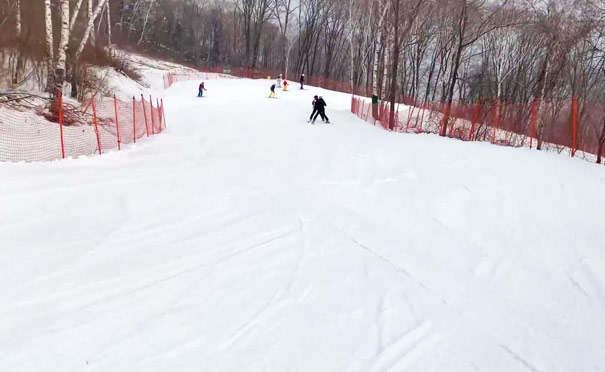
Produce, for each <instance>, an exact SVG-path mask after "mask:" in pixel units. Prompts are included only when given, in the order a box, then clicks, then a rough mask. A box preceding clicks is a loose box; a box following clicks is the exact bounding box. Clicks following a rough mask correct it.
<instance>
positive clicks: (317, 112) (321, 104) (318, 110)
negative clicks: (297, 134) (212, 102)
mask: <svg viewBox="0 0 605 372" xmlns="http://www.w3.org/2000/svg"><path fill="white" fill-rule="evenodd" d="M282 81H283V84H284V86H283V89H284V92H286V91H288V81H287V80H283V78H282V74H279V75H278V76H277V80H276V82H275V84H272V85H271V87H270V88H269V89H270V90H271V92H270V93H269V98H277V97H276V96H275V88H276V87H277V88H281V87H282ZM299 81H300V89H304V83H305V74H302V75H300V80H299ZM205 90H206V87H205V86H204V82H202V83H201V84H200V86H199V91H198V94H197V96H198V97H203V96H204V91H205ZM311 105H312V106H313V112H312V113H311V116H310V117H309V122H310V123H312V124H315V120H316V119H317V116H321V121H322V122H324V123H328V124H329V123H330V119H328V116H327V115H326V106H328V104H327V103H326V101H324V99H323V98H322V97H321V96H319V97H318V96H314V97H313V102H311Z"/></svg>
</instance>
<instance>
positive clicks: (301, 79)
mask: <svg viewBox="0 0 605 372" xmlns="http://www.w3.org/2000/svg"><path fill="white" fill-rule="evenodd" d="M304 83H305V74H302V75H300V89H304V87H303V85H304Z"/></svg>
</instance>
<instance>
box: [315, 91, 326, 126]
mask: <svg viewBox="0 0 605 372" xmlns="http://www.w3.org/2000/svg"><path fill="white" fill-rule="evenodd" d="M326 106H328V104H327V103H326V101H324V99H323V98H322V97H321V96H320V97H319V98H318V99H317V101H315V105H314V111H315V110H317V112H316V113H315V116H314V117H313V120H312V121H311V123H313V124H315V119H317V116H318V115H321V120H323V121H325V122H326V123H328V124H329V123H330V119H328V116H327V115H326Z"/></svg>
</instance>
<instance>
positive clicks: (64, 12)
mask: <svg viewBox="0 0 605 372" xmlns="http://www.w3.org/2000/svg"><path fill="white" fill-rule="evenodd" d="M68 44H69V0H61V40H60V41H59V50H58V51H57V63H56V65H55V93H60V94H63V82H64V81H65V61H66V60H67V47H68Z"/></svg>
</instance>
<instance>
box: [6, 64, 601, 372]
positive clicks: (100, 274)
mask: <svg viewBox="0 0 605 372" xmlns="http://www.w3.org/2000/svg"><path fill="white" fill-rule="evenodd" d="M143 62H144V60H143ZM150 66H152V67H153V66H155V67H154V68H153V69H152V70H153V71H152V72H151V73H150V76H149V77H148V79H149V81H150V82H152V83H153V84H156V83H157V82H160V81H161V79H160V77H161V67H162V66H161V65H155V64H153V65H150ZM198 84H199V82H198V81H190V82H183V83H177V84H175V85H174V86H173V87H172V88H170V89H168V90H167V91H165V92H164V93H163V94H164V97H163V99H164V103H165V107H166V118H167V125H168V128H167V131H166V132H165V133H163V134H162V135H160V136H156V137H153V138H149V139H146V140H145V141H141V142H140V143H137V144H136V145H132V146H129V147H126V148H125V149H124V151H122V152H115V151H114V152H109V153H107V154H104V155H103V156H97V157H90V158H84V159H77V160H76V159H68V160H66V161H60V162H52V163H38V164H0V173H1V174H2V178H0V203H1V204H2V208H0V242H1V243H2V244H1V246H2V248H1V249H0V370H1V371H48V370H58V371H63V370H69V371H84V370H85V371H132V370H144V371H199V370H203V371H330V372H332V371H347V372H349V371H364V372H365V371H469V370H473V371H486V372H494V371H496V372H497V371H502V372H510V371H572V370H573V371H593V370H594V371H599V370H602V371H605V341H604V338H603V336H602V335H603V334H605V315H604V314H605V275H604V274H603V267H605V266H604V265H605V250H603V247H605V234H603V231H605V218H603V212H604V211H605V196H604V194H603V187H605V170H604V169H603V167H599V166H597V165H595V164H590V163H586V162H584V161H581V160H577V159H569V158H565V157H562V156H558V155H555V154H543V153H539V152H536V151H529V150H526V149H510V148H502V147H495V146H491V145H489V144H485V143H463V142H460V141H455V140H449V139H442V138H438V137H436V136H431V135H406V134H395V133H388V132H386V131H383V130H382V129H379V128H373V127H372V126H371V125H368V124H367V123H364V122H362V121H361V120H359V119H357V118H356V117H354V116H353V115H352V114H351V113H350V112H349V106H350V96H348V95H345V94H340V93H335V92H330V91H327V90H323V89H318V88H313V87H308V88H307V89H305V90H303V91H300V90H297V89H293V90H291V91H289V92H282V91H281V90H279V89H278V90H277V95H278V98H279V99H277V100H268V99H265V98H266V95H267V94H268V90H269V86H270V85H271V84H272V81H266V80H257V81H253V80H246V79H241V80H209V81H207V82H206V86H207V88H208V92H207V98H211V99H208V100H199V99H197V97H196V96H195V95H196V93H197V85H198ZM154 93H155V95H157V94H158V93H159V92H157V91H154ZM314 94H319V95H323V96H324V97H325V99H326V100H327V102H328V107H327V114H328V115H329V117H330V118H331V119H333V120H334V122H336V123H337V124H333V125H310V124H307V123H305V122H304V121H305V120H306V118H308V115H309V113H310V111H311V104H310V102H311V98H312V97H313V95H314Z"/></svg>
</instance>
